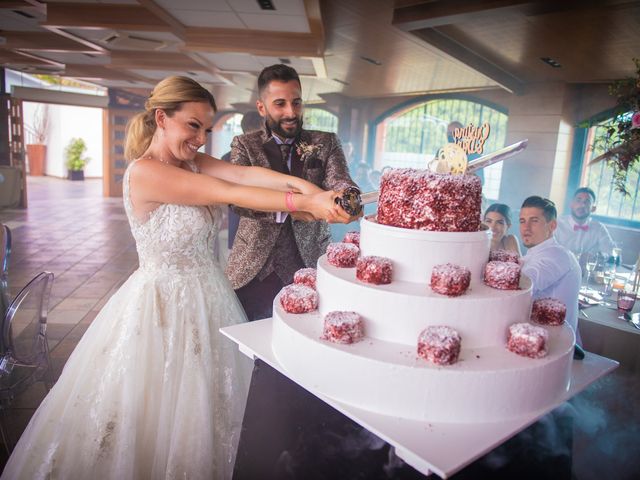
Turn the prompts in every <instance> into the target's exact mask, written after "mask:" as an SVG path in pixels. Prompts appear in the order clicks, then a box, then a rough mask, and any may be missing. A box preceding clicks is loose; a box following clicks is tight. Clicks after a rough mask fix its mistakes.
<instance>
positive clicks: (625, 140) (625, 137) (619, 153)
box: [578, 58, 640, 195]
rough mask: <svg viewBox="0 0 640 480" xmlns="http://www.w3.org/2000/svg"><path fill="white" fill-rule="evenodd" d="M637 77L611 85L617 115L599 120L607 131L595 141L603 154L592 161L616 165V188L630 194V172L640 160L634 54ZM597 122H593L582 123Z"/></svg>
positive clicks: (639, 66) (639, 93)
mask: <svg viewBox="0 0 640 480" xmlns="http://www.w3.org/2000/svg"><path fill="white" fill-rule="evenodd" d="M633 62H634V63H635V66H636V76H635V78H626V79H624V80H619V81H617V82H614V83H612V84H611V85H610V86H609V95H612V96H615V97H616V107H615V109H614V115H613V119H611V120H609V121H608V122H605V123H604V124H599V126H601V127H603V129H602V130H603V133H602V134H601V135H598V136H597V137H596V138H595V139H594V142H593V147H592V148H593V150H594V151H601V152H603V153H602V154H600V155H598V156H596V157H595V158H594V159H593V160H591V162H590V164H594V163H597V162H600V161H603V160H604V161H606V162H607V163H608V164H609V165H610V166H611V167H612V169H613V180H614V184H615V187H616V190H618V191H619V192H621V193H622V194H623V195H628V194H629V192H628V191H627V175H628V173H629V171H630V170H631V169H632V168H633V166H634V165H636V164H637V163H638V162H640V59H637V58H634V59H633ZM592 126H594V125H593V124H590V123H589V122H585V123H583V124H579V125H578V127H583V128H588V127H592Z"/></svg>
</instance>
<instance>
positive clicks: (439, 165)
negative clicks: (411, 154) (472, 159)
mask: <svg viewBox="0 0 640 480" xmlns="http://www.w3.org/2000/svg"><path fill="white" fill-rule="evenodd" d="M427 168H428V169H429V170H431V171H432V172H435V173H451V174H453V175H462V174H463V173H465V172H466V171H467V154H466V153H465V152H464V150H463V149H462V147H460V146H459V145H456V144H455V143H447V144H446V145H445V146H444V147H442V148H441V149H440V150H438V153H437V154H436V156H435V157H434V158H433V160H431V161H430V162H429V163H428V164H427Z"/></svg>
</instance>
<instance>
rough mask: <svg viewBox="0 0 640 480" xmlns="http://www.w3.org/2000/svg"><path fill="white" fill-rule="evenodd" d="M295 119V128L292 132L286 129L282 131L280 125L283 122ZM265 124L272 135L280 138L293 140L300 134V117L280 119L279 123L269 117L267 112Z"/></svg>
mask: <svg viewBox="0 0 640 480" xmlns="http://www.w3.org/2000/svg"><path fill="white" fill-rule="evenodd" d="M294 118H295V120H296V126H295V128H294V129H292V130H288V129H284V128H283V127H282V125H281V124H282V123H283V122H284V121H285V120H293V119H294ZM266 122H267V127H269V130H271V131H272V132H273V133H275V134H276V135H278V136H279V137H282V138H295V137H297V136H298V134H299V133H300V131H301V130H302V118H300V117H293V118H281V119H280V121H276V120H275V119H274V118H273V117H272V116H271V115H269V113H268V112H267V116H266Z"/></svg>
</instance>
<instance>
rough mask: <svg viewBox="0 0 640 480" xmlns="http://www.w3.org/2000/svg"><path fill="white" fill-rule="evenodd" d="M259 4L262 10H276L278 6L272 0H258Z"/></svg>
mask: <svg viewBox="0 0 640 480" xmlns="http://www.w3.org/2000/svg"><path fill="white" fill-rule="evenodd" d="M257 2H258V5H259V6H260V8H261V9H262V10H275V9H276V7H274V6H273V3H271V0H257Z"/></svg>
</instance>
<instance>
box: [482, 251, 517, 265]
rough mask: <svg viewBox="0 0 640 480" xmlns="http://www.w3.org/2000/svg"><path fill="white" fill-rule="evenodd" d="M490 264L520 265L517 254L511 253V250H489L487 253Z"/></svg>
mask: <svg viewBox="0 0 640 480" xmlns="http://www.w3.org/2000/svg"><path fill="white" fill-rule="evenodd" d="M489 261H490V262H511V263H517V264H518V265H519V264H520V255H518V252H512V251H511V250H501V249H498V250H491V251H490V252H489Z"/></svg>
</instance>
